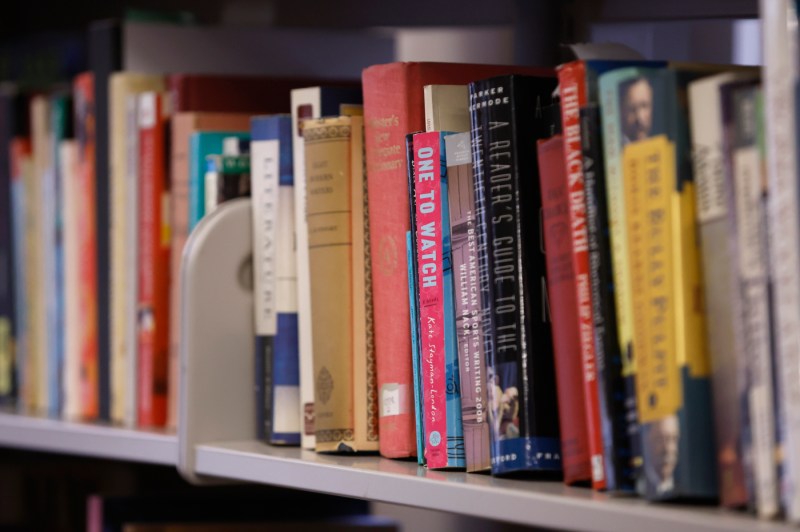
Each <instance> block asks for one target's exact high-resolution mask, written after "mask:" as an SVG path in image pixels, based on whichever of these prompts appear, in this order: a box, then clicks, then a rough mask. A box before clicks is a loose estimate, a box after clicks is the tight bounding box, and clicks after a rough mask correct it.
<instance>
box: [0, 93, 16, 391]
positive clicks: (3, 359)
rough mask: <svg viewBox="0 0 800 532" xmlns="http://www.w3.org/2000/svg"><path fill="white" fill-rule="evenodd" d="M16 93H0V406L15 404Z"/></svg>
mask: <svg viewBox="0 0 800 532" xmlns="http://www.w3.org/2000/svg"><path fill="white" fill-rule="evenodd" d="M16 100H17V94H16V91H9V92H7V93H5V92H4V93H0V113H2V115H3V117H4V120H2V121H0V147H2V149H0V268H1V269H2V271H4V272H5V277H4V278H3V279H2V280H0V405H13V404H14V403H15V402H16V395H17V382H16V367H15V366H16V363H15V350H16V338H17V332H16V312H15V310H14V308H15V302H14V291H15V287H16V281H15V276H14V273H15V272H14V270H15V255H14V203H13V201H12V192H11V191H12V186H13V185H12V181H11V160H10V158H11V153H10V146H11V142H12V139H13V136H14V134H15V131H14V125H15V123H16V121H17V116H16V114H17V113H16V105H15V102H16Z"/></svg>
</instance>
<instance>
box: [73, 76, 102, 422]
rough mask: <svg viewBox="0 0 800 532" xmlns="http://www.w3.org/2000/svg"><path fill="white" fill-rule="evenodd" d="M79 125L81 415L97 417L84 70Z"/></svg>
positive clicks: (90, 159) (91, 147) (90, 144)
mask: <svg viewBox="0 0 800 532" xmlns="http://www.w3.org/2000/svg"><path fill="white" fill-rule="evenodd" d="M74 89H75V126H76V134H77V140H78V172H77V178H78V180H79V184H78V186H77V189H78V191H79V194H78V195H79V197H80V198H81V199H80V206H79V207H80V208H79V210H78V212H79V215H78V255H79V257H80V263H79V265H78V277H79V279H80V293H81V298H80V304H79V306H80V314H81V315H80V322H81V325H80V333H79V336H80V340H79V345H80V359H81V363H80V366H81V373H80V375H81V381H80V382H81V391H80V403H81V408H80V412H81V416H82V417H83V418H86V419H95V418H97V416H98V414H99V404H100V389H99V386H100V381H99V377H100V375H99V369H98V362H99V361H98V357H99V351H98V349H99V345H98V339H97V295H98V294H97V224H96V218H97V213H96V211H95V209H96V207H95V205H96V201H95V180H96V175H95V140H96V139H95V109H94V77H93V76H92V74H91V73H84V74H81V75H79V76H78V77H76V78H75V82H74Z"/></svg>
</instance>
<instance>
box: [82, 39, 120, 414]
mask: <svg viewBox="0 0 800 532" xmlns="http://www.w3.org/2000/svg"><path fill="white" fill-rule="evenodd" d="M121 50H122V29H121V25H120V24H103V25H97V26H95V27H92V28H91V29H90V31H89V68H90V69H91V71H92V73H93V76H94V84H93V87H92V91H93V103H94V106H95V110H94V113H95V117H94V118H95V123H94V133H95V140H94V143H95V146H96V149H95V150H94V153H93V157H94V169H95V176H94V177H95V178H94V187H95V191H94V195H93V197H94V201H95V207H94V211H95V212H94V218H95V219H94V222H95V224H96V225H95V241H96V244H95V246H96V254H95V255H94V257H95V261H96V262H97V264H96V266H95V275H97V281H96V287H97V288H96V290H97V303H96V305H97V313H96V314H95V316H94V319H95V320H96V321H97V324H96V326H95V327H96V329H95V330H96V334H97V386H98V417H99V418H100V419H101V420H104V421H108V420H110V417H111V412H110V409H111V371H110V370H111V367H110V366H111V323H110V316H111V312H110V297H109V292H110V286H111V284H110V277H111V275H110V274H111V268H110V267H109V266H110V256H111V252H110V242H111V210H112V209H113V206H112V205H111V201H110V199H111V195H110V192H111V191H110V172H109V170H110V161H109V153H110V150H109V146H110V144H109V143H110V138H111V135H110V105H109V103H110V98H109V79H110V77H111V74H112V73H113V72H116V71H118V70H121V69H122V66H123V65H122V64H121V62H122V61H121V58H122V54H121Z"/></svg>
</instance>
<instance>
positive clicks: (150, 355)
mask: <svg viewBox="0 0 800 532" xmlns="http://www.w3.org/2000/svg"><path fill="white" fill-rule="evenodd" d="M138 107H139V177H140V183H139V241H138V247H139V270H138V281H139V282H138V290H139V306H138V320H139V327H138V344H139V345H138V347H139V352H138V361H139V366H138V372H137V373H138V375H137V378H138V379H139V382H138V393H137V394H136V395H137V401H138V405H137V412H138V414H137V425H138V426H140V427H162V426H164V425H165V424H166V421H167V390H168V385H169V379H168V377H167V372H168V368H169V360H168V354H167V350H168V349H169V282H170V278H169V254H170V248H169V216H168V210H167V209H168V207H169V180H168V177H167V153H166V146H167V143H166V136H167V124H168V121H169V107H168V104H167V102H166V95H165V94H164V93H159V92H145V93H142V94H141V95H140V96H139V105H138Z"/></svg>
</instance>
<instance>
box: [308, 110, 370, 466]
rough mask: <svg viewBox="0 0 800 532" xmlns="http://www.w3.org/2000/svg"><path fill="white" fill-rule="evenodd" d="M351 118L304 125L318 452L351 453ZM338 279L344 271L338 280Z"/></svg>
mask: <svg viewBox="0 0 800 532" xmlns="http://www.w3.org/2000/svg"><path fill="white" fill-rule="evenodd" d="M350 136H351V124H350V120H349V119H348V118H344V117H340V118H335V119H321V120H309V121H306V125H305V129H304V131H303V138H304V140H305V149H306V194H307V198H308V201H307V209H308V216H307V220H308V247H309V266H310V273H311V298H312V306H311V309H312V319H313V320H314V323H315V324H320V326H319V327H315V329H314V375H315V378H314V383H315V390H314V393H315V395H314V397H315V398H316V402H315V405H314V407H315V435H316V450H317V451H318V452H354V451H357V450H358V449H357V447H356V445H355V415H354V411H353V407H352V405H353V337H352V332H353V322H352V320H353V303H352V292H353V290H352V285H353V280H352V274H351V273H349V272H351V260H352V257H351V245H352V233H351V227H350V226H351V208H352V207H351V205H350V199H351V191H350V187H351V183H350V162H349V160H350ZM342 272H348V273H347V274H345V275H342Z"/></svg>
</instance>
